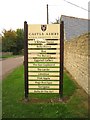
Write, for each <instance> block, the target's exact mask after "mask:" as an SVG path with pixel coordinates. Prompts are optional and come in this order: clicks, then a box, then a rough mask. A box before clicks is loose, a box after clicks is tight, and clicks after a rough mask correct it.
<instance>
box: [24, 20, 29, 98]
mask: <svg viewBox="0 0 90 120" xmlns="http://www.w3.org/2000/svg"><path fill="white" fill-rule="evenodd" d="M24 80H25V99H26V100H27V99H28V25H27V22H26V21H25V22H24Z"/></svg>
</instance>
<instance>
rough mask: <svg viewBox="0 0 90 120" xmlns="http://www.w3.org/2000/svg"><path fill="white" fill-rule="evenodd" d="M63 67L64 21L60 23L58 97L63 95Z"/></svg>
mask: <svg viewBox="0 0 90 120" xmlns="http://www.w3.org/2000/svg"><path fill="white" fill-rule="evenodd" d="M63 68H64V22H63V21H61V24H60V84H59V85H60V86H59V90H60V91H59V93H60V97H61V98H62V97H63Z"/></svg>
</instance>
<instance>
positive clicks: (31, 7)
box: [0, 0, 89, 33]
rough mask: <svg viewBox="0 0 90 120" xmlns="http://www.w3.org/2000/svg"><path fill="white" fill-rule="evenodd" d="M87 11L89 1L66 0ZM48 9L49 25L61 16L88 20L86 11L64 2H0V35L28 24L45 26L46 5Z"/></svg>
mask: <svg viewBox="0 0 90 120" xmlns="http://www.w3.org/2000/svg"><path fill="white" fill-rule="evenodd" d="M67 1H69V2H72V3H74V4H76V5H78V6H80V7H83V8H85V9H87V10H88V2H89V0H67ZM47 4H48V8H49V24H50V23H51V22H54V21H55V19H58V18H60V16H61V15H67V16H73V17H78V18H86V19H88V11H85V10H83V9H81V8H78V7H76V6H73V5H71V4H69V3H67V2H65V1H64V0H0V33H1V32H2V31H3V29H6V30H9V29H13V30H16V29H17V28H23V26H24V21H27V23H28V24H47V12H46V5H47Z"/></svg>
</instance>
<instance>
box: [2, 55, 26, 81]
mask: <svg viewBox="0 0 90 120" xmlns="http://www.w3.org/2000/svg"><path fill="white" fill-rule="evenodd" d="M23 61H24V57H16V58H8V59H5V60H0V79H2V78H3V77H5V76H6V75H7V74H8V73H9V72H11V71H12V70H13V69H14V68H16V67H18V66H19V65H21V64H23Z"/></svg>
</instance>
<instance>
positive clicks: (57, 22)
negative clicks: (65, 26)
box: [52, 18, 60, 24]
mask: <svg viewBox="0 0 90 120" xmlns="http://www.w3.org/2000/svg"><path fill="white" fill-rule="evenodd" d="M59 23H60V20H59V18H58V19H56V20H55V22H53V23H52V24H59Z"/></svg>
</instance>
